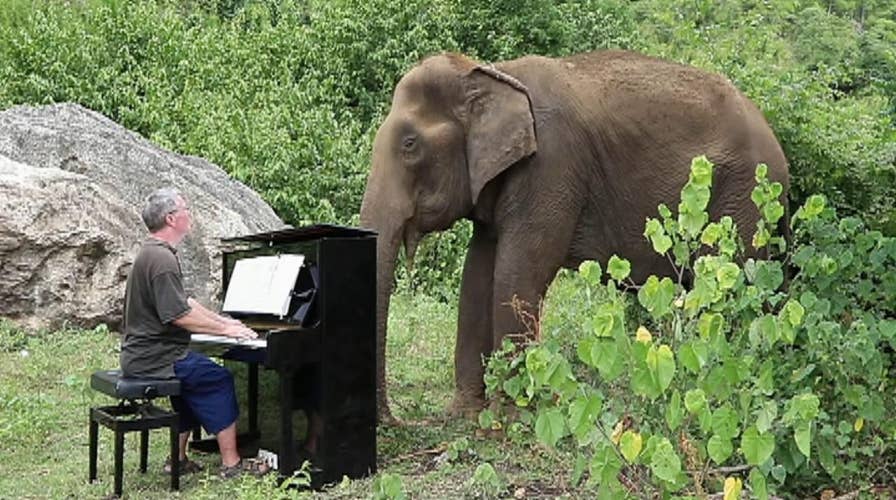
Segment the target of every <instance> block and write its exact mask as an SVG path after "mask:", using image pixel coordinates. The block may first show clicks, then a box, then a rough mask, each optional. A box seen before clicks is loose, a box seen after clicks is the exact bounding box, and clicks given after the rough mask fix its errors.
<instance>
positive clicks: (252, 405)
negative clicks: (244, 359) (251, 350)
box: [247, 363, 259, 438]
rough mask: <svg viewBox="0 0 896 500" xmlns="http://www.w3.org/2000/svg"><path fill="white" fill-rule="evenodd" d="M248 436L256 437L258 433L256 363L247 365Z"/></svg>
mask: <svg viewBox="0 0 896 500" xmlns="http://www.w3.org/2000/svg"><path fill="white" fill-rule="evenodd" d="M248 382H249V387H248V392H249V394H247V397H248V399H249V435H250V436H252V437H253V438H254V437H257V436H258V435H259V432H258V363H249V381H248Z"/></svg>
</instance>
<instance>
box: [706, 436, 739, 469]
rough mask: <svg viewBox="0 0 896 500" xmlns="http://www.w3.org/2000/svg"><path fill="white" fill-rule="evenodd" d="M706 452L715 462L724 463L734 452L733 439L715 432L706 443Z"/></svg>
mask: <svg viewBox="0 0 896 500" xmlns="http://www.w3.org/2000/svg"><path fill="white" fill-rule="evenodd" d="M706 452H707V453H708V454H709V458H711V459H712V461H713V462H715V463H717V464H719V465H722V464H723V463H725V460H728V457H730V456H731V453H733V452H734V445H732V444H731V439H727V438H723V437H722V436H719V435H718V434H715V435H713V436H712V437H711V438H709V441H708V442H707V443H706Z"/></svg>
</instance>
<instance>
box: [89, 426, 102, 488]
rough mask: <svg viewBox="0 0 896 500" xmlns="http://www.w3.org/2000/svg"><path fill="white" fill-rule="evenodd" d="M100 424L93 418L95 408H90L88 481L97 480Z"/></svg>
mask: <svg viewBox="0 0 896 500" xmlns="http://www.w3.org/2000/svg"><path fill="white" fill-rule="evenodd" d="M98 434H99V424H97V422H96V420H94V419H93V410H90V465H89V466H88V475H89V478H88V482H91V483H92V482H94V481H96V451H97V450H96V449H97V445H98V442H97V441H98V438H99V436H98Z"/></svg>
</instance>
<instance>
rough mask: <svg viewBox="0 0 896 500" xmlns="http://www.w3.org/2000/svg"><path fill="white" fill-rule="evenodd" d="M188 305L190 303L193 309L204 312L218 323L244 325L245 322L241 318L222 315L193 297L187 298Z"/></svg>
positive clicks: (204, 314) (203, 313)
mask: <svg viewBox="0 0 896 500" xmlns="http://www.w3.org/2000/svg"><path fill="white" fill-rule="evenodd" d="M187 305H189V306H190V308H191V309H192V310H194V311H196V312H198V313H200V314H202V315H203V316H205V317H207V318H208V319H210V320H211V321H217V322H218V323H224V324H227V325H242V324H243V323H242V322H241V321H239V320H236V319H233V318H228V317H226V316H222V315H220V314H218V313H216V312H214V311H212V310H210V309H208V308H207V307H205V306H203V305H202V304H200V303H199V302H198V301H196V299H194V298H193V297H188V298H187Z"/></svg>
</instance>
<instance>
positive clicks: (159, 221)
mask: <svg viewBox="0 0 896 500" xmlns="http://www.w3.org/2000/svg"><path fill="white" fill-rule="evenodd" d="M178 197H180V193H178V192H177V190H176V189H174V188H170V187H164V188H161V189H157V190H156V191H154V192H153V193H152V194H151V195H149V198H147V199H146V206H145V207H143V214H142V216H143V223H144V224H146V227H147V228H148V229H149V231H150V232H152V233H154V232H156V231H158V230H159V229H162V228H163V227H165V216H166V215H168V214H170V213H171V212H174V211H175V210H177V198H178Z"/></svg>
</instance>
